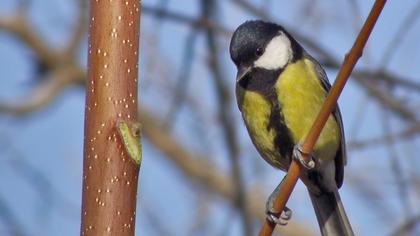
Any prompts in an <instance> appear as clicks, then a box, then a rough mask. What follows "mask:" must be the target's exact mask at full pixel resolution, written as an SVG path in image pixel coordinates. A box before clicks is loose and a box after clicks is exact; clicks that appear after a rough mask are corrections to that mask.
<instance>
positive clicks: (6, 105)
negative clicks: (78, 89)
mask: <svg viewBox="0 0 420 236" xmlns="http://www.w3.org/2000/svg"><path fill="white" fill-rule="evenodd" d="M84 81H85V72H84V71H83V70H82V69H81V68H80V67H78V66H75V65H66V66H62V67H60V68H58V69H57V70H55V71H52V72H50V74H49V75H48V76H47V78H45V79H42V80H40V82H39V83H38V84H37V85H36V86H35V87H34V88H33V89H32V90H31V91H30V92H29V93H28V94H27V95H26V96H24V97H22V98H15V99H13V100H14V101H15V102H0V113H8V114H12V115H16V116H23V115H27V114H28V113H31V112H35V111H37V110H39V109H41V108H43V107H45V106H47V105H48V104H50V103H51V102H52V101H53V100H54V99H55V98H56V97H57V96H58V95H59V94H60V92H61V91H62V90H63V89H64V88H66V87H68V86H70V85H74V84H84Z"/></svg>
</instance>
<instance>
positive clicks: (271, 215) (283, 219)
mask: <svg viewBox="0 0 420 236" xmlns="http://www.w3.org/2000/svg"><path fill="white" fill-rule="evenodd" d="M283 180H284V179H283ZM283 180H282V181H281V182H280V184H279V185H278V186H277V187H276V189H274V191H273V193H271V195H270V197H269V198H268V200H267V203H266V205H265V214H266V217H267V220H268V221H270V222H272V223H274V224H278V225H287V223H288V221H289V220H290V219H291V218H292V210H290V209H289V208H288V207H287V206H285V207H284V209H283V211H282V212H281V213H280V212H278V211H276V210H275V209H274V200H275V199H276V198H277V196H278V195H279V191H280V189H281V186H282V183H283Z"/></svg>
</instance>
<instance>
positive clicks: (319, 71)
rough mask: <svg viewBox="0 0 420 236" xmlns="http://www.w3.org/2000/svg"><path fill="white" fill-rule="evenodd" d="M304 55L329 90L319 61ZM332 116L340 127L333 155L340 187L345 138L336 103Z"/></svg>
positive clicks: (328, 84) (322, 83)
mask: <svg viewBox="0 0 420 236" xmlns="http://www.w3.org/2000/svg"><path fill="white" fill-rule="evenodd" d="M304 54H305V56H306V57H307V58H308V59H309V60H311V61H312V63H313V64H314V68H315V71H316V73H317V75H318V78H319V80H320V81H321V85H322V87H323V88H324V89H325V91H327V92H328V91H329V90H330V88H331V84H330V82H329V81H328V77H327V74H326V73H325V71H324V69H323V68H322V67H321V65H320V64H319V62H318V61H317V60H315V59H314V58H313V57H312V56H311V55H309V54H308V53H306V52H304ZM333 116H334V118H335V120H336V121H337V124H338V126H339V127H340V135H341V138H340V147H339V149H338V151H337V154H336V156H335V159H334V161H335V181H336V183H337V187H338V188H340V187H341V185H342V184H343V179H344V166H345V165H346V164H347V154H346V140H345V136H344V127H343V120H342V118H341V112H340V108H339V107H338V105H337V106H336V107H335V109H334V111H333Z"/></svg>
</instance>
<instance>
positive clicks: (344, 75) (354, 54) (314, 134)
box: [259, 0, 386, 236]
mask: <svg viewBox="0 0 420 236" xmlns="http://www.w3.org/2000/svg"><path fill="white" fill-rule="evenodd" d="M385 3H386V0H376V1H375V4H374V5H373V7H372V10H371V12H370V14H369V16H368V18H367V20H366V22H365V24H364V25H363V27H362V29H361V31H360V33H359V35H358V37H357V39H356V41H355V43H354V45H353V47H352V48H351V50H350V52H349V53H348V54H347V55H346V57H345V59H344V62H343V65H342V67H341V69H340V71H339V73H338V75H337V79H336V80H335V82H334V84H333V86H332V87H331V90H330V91H329V93H328V96H327V98H326V100H325V102H324V105H323V106H322V108H321V111H320V112H319V114H318V117H317V118H316V120H315V122H314V124H313V125H312V127H311V129H310V130H309V133H308V135H307V136H306V138H305V141H304V142H303V145H302V153H303V157H304V159H305V160H309V158H310V153H311V152H312V150H313V147H314V145H315V143H316V141H317V139H318V137H319V134H320V133H321V131H322V128H323V127H324V125H325V123H326V121H327V119H328V117H329V116H330V114H331V112H332V111H333V110H334V108H335V107H336V104H337V99H338V97H339V95H340V93H341V91H342V90H343V88H344V85H345V83H346V81H347V79H348V78H349V76H350V74H351V72H352V70H353V68H354V66H355V65H356V62H357V60H358V59H359V58H360V57H361V55H362V51H363V48H364V46H365V44H366V42H367V40H368V38H369V35H370V33H371V32H372V29H373V27H374V25H375V23H376V20H377V19H378V17H379V15H380V13H381V11H382V8H383V7H384V5H385ZM303 168H304V167H302V165H301V164H300V163H299V162H298V161H296V160H295V159H293V161H292V163H291V165H290V167H289V170H288V173H287V175H286V177H285V178H284V179H283V182H282V188H281V189H280V191H279V194H278V197H277V198H276V199H275V200H274V204H273V208H274V212H279V213H281V212H283V209H284V206H285V205H286V202H287V200H288V199H289V197H290V194H291V192H292V191H293V188H294V187H295V185H296V182H297V180H298V178H299V176H300V174H301V173H302V171H303ZM279 215H280V214H277V215H276V216H277V217H279ZM274 227H275V224H274V223H273V222H271V221H269V220H266V221H265V224H264V225H263V227H262V228H261V231H260V233H259V235H260V236H263V235H271V234H272V233H273V230H274Z"/></svg>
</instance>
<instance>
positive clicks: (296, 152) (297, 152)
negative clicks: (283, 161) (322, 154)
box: [293, 143, 315, 170]
mask: <svg viewBox="0 0 420 236" xmlns="http://www.w3.org/2000/svg"><path fill="white" fill-rule="evenodd" d="M303 155H309V157H310V158H309V160H305V158H304V157H303ZM293 158H294V159H295V160H297V161H299V162H300V164H302V166H303V167H305V168H306V169H308V170H310V169H313V168H314V167H315V160H314V157H313V155H312V154H308V153H304V152H303V150H302V144H301V143H298V144H296V145H295V146H294V147H293Z"/></svg>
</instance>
